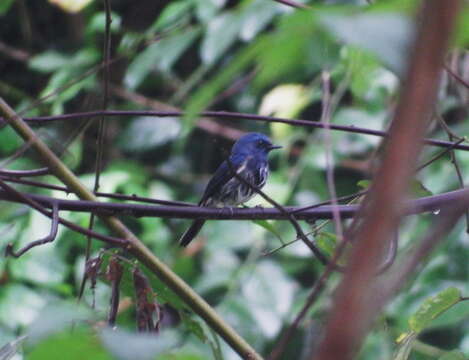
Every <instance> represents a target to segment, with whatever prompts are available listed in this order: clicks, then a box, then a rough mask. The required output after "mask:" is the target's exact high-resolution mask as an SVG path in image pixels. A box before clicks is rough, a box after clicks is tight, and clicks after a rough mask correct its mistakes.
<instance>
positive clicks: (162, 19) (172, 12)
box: [151, 1, 194, 31]
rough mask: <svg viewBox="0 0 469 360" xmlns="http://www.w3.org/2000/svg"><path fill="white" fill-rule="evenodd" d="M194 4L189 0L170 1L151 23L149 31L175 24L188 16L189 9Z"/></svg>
mask: <svg viewBox="0 0 469 360" xmlns="http://www.w3.org/2000/svg"><path fill="white" fill-rule="evenodd" d="M193 6H194V4H193V3H192V2H190V1H172V2H171V3H170V4H169V5H167V6H166V7H165V8H164V9H163V11H162V12H161V15H160V16H159V17H158V19H157V20H156V22H155V23H154V24H153V25H152V27H151V31H159V30H162V29H164V28H166V27H169V26H175V25H176V24H178V23H181V21H184V20H185V19H186V18H188V17H189V15H190V14H189V11H190V10H191V9H192V7H193Z"/></svg>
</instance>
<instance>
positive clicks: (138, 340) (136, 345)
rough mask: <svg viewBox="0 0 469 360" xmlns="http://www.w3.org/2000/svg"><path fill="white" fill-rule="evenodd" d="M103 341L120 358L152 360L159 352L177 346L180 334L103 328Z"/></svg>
mask: <svg viewBox="0 0 469 360" xmlns="http://www.w3.org/2000/svg"><path fill="white" fill-rule="evenodd" d="M100 337H101V341H102V343H103V344H104V346H105V347H106V348H107V349H108V350H109V352H111V353H112V354H113V355H114V356H115V358H116V359H118V360H151V359H155V358H156V357H157V356H158V355H159V354H161V353H164V352H167V351H169V350H171V349H173V348H175V346H176V344H177V343H178V336H177V334H176V333H174V332H173V331H164V332H162V333H160V334H159V335H158V336H155V334H147V333H131V332H128V331H123V330H113V329H109V328H106V329H103V330H102V331H101V336H100Z"/></svg>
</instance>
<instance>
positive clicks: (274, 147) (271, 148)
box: [269, 145, 282, 151]
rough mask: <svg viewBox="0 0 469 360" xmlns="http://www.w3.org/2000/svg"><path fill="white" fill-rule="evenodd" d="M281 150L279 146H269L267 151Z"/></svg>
mask: <svg viewBox="0 0 469 360" xmlns="http://www.w3.org/2000/svg"><path fill="white" fill-rule="evenodd" d="M281 148H282V147H281V146H279V145H270V146H269V151H271V150H275V149H281Z"/></svg>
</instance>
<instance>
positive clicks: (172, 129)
mask: <svg viewBox="0 0 469 360" xmlns="http://www.w3.org/2000/svg"><path fill="white" fill-rule="evenodd" d="M180 130H181V122H180V120H179V119H177V118H169V117H166V118H155V117H149V116H143V117H139V118H136V119H134V120H133V121H132V122H131V124H130V126H129V127H128V129H127V130H126V131H124V132H123V133H122V135H121V137H120V138H119V145H120V147H121V148H122V149H124V150H125V151H129V152H134V153H138V152H144V151H148V150H151V149H153V148H155V147H157V146H160V145H164V144H166V143H168V142H170V141H172V140H174V139H175V138H177V137H178V135H179V132H180Z"/></svg>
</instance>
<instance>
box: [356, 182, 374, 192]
mask: <svg viewBox="0 0 469 360" xmlns="http://www.w3.org/2000/svg"><path fill="white" fill-rule="evenodd" d="M370 185H371V180H360V181H359V182H357V186H358V187H360V188H362V189H363V190H366V189H368V188H369V187H370Z"/></svg>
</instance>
